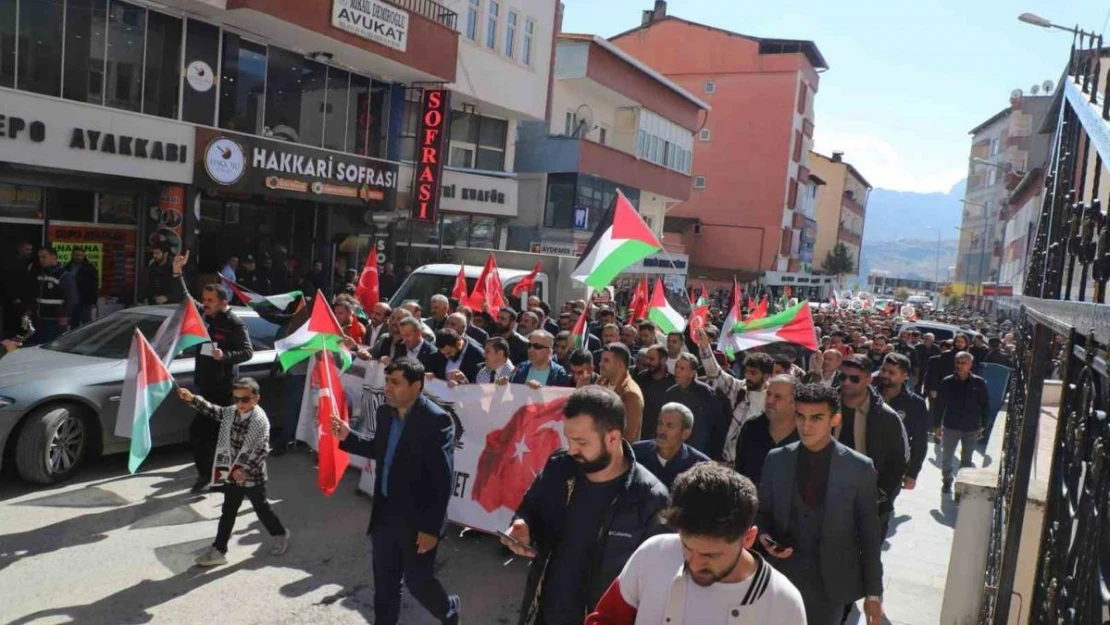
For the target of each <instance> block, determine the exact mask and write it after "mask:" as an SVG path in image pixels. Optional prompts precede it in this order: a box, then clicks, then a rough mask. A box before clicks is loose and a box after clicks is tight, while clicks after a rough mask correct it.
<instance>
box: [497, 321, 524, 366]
mask: <svg viewBox="0 0 1110 625" xmlns="http://www.w3.org/2000/svg"><path fill="white" fill-rule="evenodd" d="M516 320H517V314H516V311H515V310H513V309H512V308H508V307H505V308H502V309H501V310H499V311H498V312H497V322H496V323H494V324H493V327H491V328H490V330H489V335H490V336H500V337H502V338H504V339H505V340H506V341H508V342H509V359H510V360H512V361H513V362H515V363H517V364H520V363H524V362H528V339H526V338H524V336H523V335H521V334H520V333H518V332H517V331H516Z"/></svg>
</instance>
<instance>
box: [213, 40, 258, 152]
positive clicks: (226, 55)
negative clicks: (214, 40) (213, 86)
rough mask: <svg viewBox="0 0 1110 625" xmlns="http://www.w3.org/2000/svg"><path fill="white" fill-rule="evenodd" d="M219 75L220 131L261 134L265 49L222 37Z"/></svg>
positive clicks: (249, 42) (250, 43)
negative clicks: (221, 59)
mask: <svg viewBox="0 0 1110 625" xmlns="http://www.w3.org/2000/svg"><path fill="white" fill-rule="evenodd" d="M221 72H222V74H221V77H220V128H226V129H228V130H237V131H239V132H246V133H250V134H259V133H261V132H262V98H263V94H264V93H265V92H266V46H264V45H261V44H257V43H253V42H251V41H247V40H245V39H243V38H242V37H240V36H239V35H234V34H231V33H225V34H224V50H223V67H222V70H221Z"/></svg>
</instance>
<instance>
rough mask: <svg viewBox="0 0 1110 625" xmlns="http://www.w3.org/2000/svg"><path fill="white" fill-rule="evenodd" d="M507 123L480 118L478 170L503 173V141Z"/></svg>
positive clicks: (507, 132) (500, 120)
mask: <svg viewBox="0 0 1110 625" xmlns="http://www.w3.org/2000/svg"><path fill="white" fill-rule="evenodd" d="M508 136H509V122H507V121H505V120H503V119H493V118H492V117H482V118H481V120H480V122H479V124H478V163H477V168H478V169H484V170H486V171H505V140H506V139H507V138H508Z"/></svg>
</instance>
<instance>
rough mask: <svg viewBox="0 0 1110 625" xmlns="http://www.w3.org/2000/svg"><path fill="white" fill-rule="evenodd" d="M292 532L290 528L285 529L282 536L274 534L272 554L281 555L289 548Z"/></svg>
mask: <svg viewBox="0 0 1110 625" xmlns="http://www.w3.org/2000/svg"><path fill="white" fill-rule="evenodd" d="M290 534H291V532H290V531H289V528H286V529H285V533H284V534H282V535H281V536H274V544H273V546H272V547H270V555H272V556H280V555H283V554H284V553H285V552H286V551H288V550H289V535H290Z"/></svg>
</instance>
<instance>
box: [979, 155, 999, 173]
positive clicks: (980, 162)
mask: <svg viewBox="0 0 1110 625" xmlns="http://www.w3.org/2000/svg"><path fill="white" fill-rule="evenodd" d="M971 164H972V165H986V166H987V167H993V168H995V169H1001V170H1002V171H1006V167H1005V166H1003V165H999V164H998V163H992V162H990V161H988V160H987V159H985V158H979V157H978V156H975V157H972V159H971Z"/></svg>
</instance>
